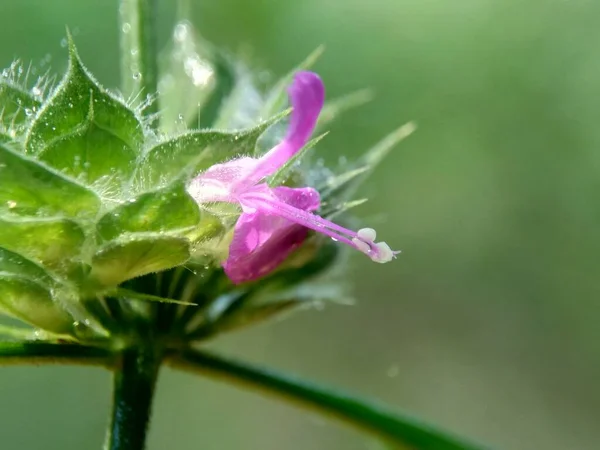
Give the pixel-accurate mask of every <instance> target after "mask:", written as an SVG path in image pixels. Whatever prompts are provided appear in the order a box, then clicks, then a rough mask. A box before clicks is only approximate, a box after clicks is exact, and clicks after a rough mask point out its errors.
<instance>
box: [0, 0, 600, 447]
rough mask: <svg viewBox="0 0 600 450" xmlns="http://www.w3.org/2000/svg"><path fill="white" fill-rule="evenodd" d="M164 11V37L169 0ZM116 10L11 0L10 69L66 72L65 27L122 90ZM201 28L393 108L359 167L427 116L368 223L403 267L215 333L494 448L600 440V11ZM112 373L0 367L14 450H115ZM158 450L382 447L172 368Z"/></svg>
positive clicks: (335, 6) (354, 114)
mask: <svg viewBox="0 0 600 450" xmlns="http://www.w3.org/2000/svg"><path fill="white" fill-rule="evenodd" d="M159 3H160V5H161V16H160V32H161V37H160V39H161V42H163V43H164V42H166V40H167V38H168V36H169V34H170V32H171V27H172V25H173V20H174V11H173V9H174V7H173V4H172V3H174V2H171V1H169V0H159ZM116 18H117V2H116V1H108V0H52V1H48V0H37V1H36V0H1V1H0V42H1V43H2V44H1V45H0V66H8V65H9V64H10V62H11V61H12V60H13V59H14V58H21V59H22V60H24V61H32V62H33V64H37V65H46V66H48V65H49V66H51V67H52V68H53V69H55V70H56V71H57V72H61V71H62V70H63V69H64V67H65V63H66V51H65V49H64V47H63V46H61V40H62V39H63V38H64V35H65V26H69V27H70V28H71V29H72V30H74V31H75V33H76V41H77V43H78V46H79V49H80V53H81V55H82V58H83V60H84V62H85V63H86V64H87V65H88V66H89V68H90V69H91V70H92V71H93V72H94V73H95V74H96V76H97V77H98V78H99V80H100V81H101V82H102V83H103V84H105V85H107V86H116V85H117V83H118V42H117V39H118V35H117V27H118V25H117V19H116ZM192 20H193V22H194V24H195V25H196V26H197V27H198V28H199V29H200V30H201V32H202V34H203V36H204V37H205V38H208V39H209V40H211V41H213V42H214V43H216V44H218V45H221V46H224V47H225V48H227V49H230V50H234V51H235V50H239V49H242V48H243V49H246V51H247V50H248V49H251V51H252V55H253V57H254V60H255V61H256V62H257V64H258V65H259V66H261V67H265V68H269V69H271V70H272V71H273V73H274V74H279V75H280V74H283V73H285V72H287V71H288V70H289V69H290V68H291V67H293V66H294V65H295V64H296V63H298V62H299V61H301V60H302V59H303V58H304V57H305V56H306V55H307V54H308V53H310V52H311V51H312V50H313V49H314V48H316V47H317V46H318V45H319V44H325V45H326V48H327V51H326V54H325V56H324V57H323V58H322V59H321V60H320V62H319V63H318V64H317V66H316V70H318V72H319V73H321V74H322V76H323V78H324V79H325V82H326V85H327V88H328V93H329V95H330V96H331V97H334V96H338V95H341V94H343V93H346V92H348V91H352V90H355V89H359V88H362V87H365V86H369V87H372V88H373V89H374V90H375V92H376V94H377V97H376V99H375V100H374V101H373V102H372V103H370V104H369V105H366V106H364V107H362V108H360V109H357V110H353V111H351V112H349V113H347V114H346V115H345V116H344V117H343V118H342V119H341V120H340V121H338V122H336V123H335V124H334V125H333V126H332V133H331V134H330V135H329V136H328V137H327V142H326V145H323V146H322V148H323V149H327V152H328V153H327V154H323V157H324V158H325V159H326V160H327V161H330V162H332V163H335V162H336V161H337V159H338V158H340V157H341V156H342V155H344V156H347V157H349V158H350V157H354V156H357V155H359V154H360V153H361V151H363V150H365V149H366V148H368V147H369V146H370V145H372V144H373V143H374V142H376V141H377V140H378V139H379V138H380V137H381V136H383V135H384V134H385V133H387V132H389V131H390V130H391V129H393V128H395V127H397V126H398V125H400V124H402V123H404V122H406V121H407V120H409V119H414V120H416V121H417V122H418V124H419V130H418V132H417V133H416V134H415V135H414V136H412V137H411V138H410V139H409V140H407V141H406V142H405V143H403V144H402V145H401V146H399V147H398V148H397V150H396V151H395V152H394V153H393V154H392V156H391V157H390V158H389V159H388V160H387V161H386V163H385V164H384V165H383V166H382V167H380V168H379V169H378V170H377V172H376V175H375V176H374V177H373V178H372V179H371V181H370V182H369V183H368V184H367V185H366V186H365V187H364V192H365V193H366V195H368V196H369V197H370V198H371V201H370V202H369V203H368V204H367V205H365V206H362V207H360V208H359V209H358V210H357V213H358V214H359V215H360V216H361V217H362V218H364V219H365V221H366V222H368V223H369V224H374V225H375V226H376V228H378V230H379V233H380V235H381V236H382V237H384V238H385V240H387V241H388V242H389V243H391V244H393V246H394V247H397V248H401V249H402V250H403V254H402V255H401V257H400V258H399V259H398V260H397V261H396V262H395V263H393V264H388V265H385V266H379V265H376V264H372V263H370V262H369V261H368V260H367V259H366V258H361V257H360V255H355V256H353V259H352V261H351V268H350V272H349V273H348V280H349V283H350V282H351V283H353V284H354V293H355V296H356V300H357V302H356V304H355V305H354V306H344V305H328V306H327V307H326V308H325V309H323V310H314V311H309V312H302V313H299V314H296V315H294V316H292V317H290V318H288V319H286V320H283V321H278V322H276V323H271V324H269V325H266V326H259V327H257V328H255V329H250V330H246V331H241V332H239V333H235V334H232V335H231V336H227V337H225V338H221V339H220V340H219V341H217V342H215V343H214V345H213V347H215V348H217V349H219V350H221V351H222V352H224V353H226V354H229V355H234V356H239V357H241V358H245V359H246V360H249V361H255V362H260V363H264V364H266V365H269V366H271V367H275V368H280V369H285V370H288V371H291V372H295V373H297V374H299V375H303V376H305V377H308V378H312V379H315V380H320V381H323V382H327V383H329V384H335V385H338V386H340V387H343V388H347V389H350V390H353V391H356V392H358V393H362V394H364V395H366V396H372V397H376V398H380V399H383V400H384V401H386V402H388V403H391V404H393V405H396V406H397V407H398V408H401V409H403V410H408V411H411V412H414V413H415V414H417V415H419V416H421V417H423V418H426V419H427V420H429V421H432V422H434V423H437V424H439V425H442V426H444V427H446V428H448V429H450V430H453V431H456V432H458V433H461V434H464V435H467V436H470V437H472V438H476V439H478V440H481V441H483V442H487V443H489V444H491V445H493V446H494V447H496V448H503V449H515V450H538V449H545V450H554V449H556V450H558V449H569V450H570V449H590V450H592V449H597V448H600V429H599V428H598V417H599V416H600V387H599V383H598V381H600V332H599V324H598V321H599V319H600V302H599V300H600V298H599V294H600V280H599V278H598V276H599V274H600V270H599V269H600V261H599V255H600V198H599V193H600V126H599V125H598V123H599V122H600V49H599V47H598V42H600V27H599V26H598V23H600V3H599V2H594V1H591V0H570V1H568V0H528V1H523V0H455V1H443V0H418V1H417V0H368V1H367V0H302V1H297V2H293V1H286V0H279V1H278V0H255V1H252V2H250V1H247V0H198V1H196V2H195V4H194V9H193V17H192ZM109 385H110V380H109V374H108V373H105V372H103V371H102V370H99V369H89V368H72V367H58V368H57V367H52V368H48V367H40V368H35V369H33V368H18V367H10V368H3V369H2V370H0V399H1V400H0V448H2V449H3V450H23V449H28V450H35V449H44V450H54V449H61V450H64V449H95V448H100V446H101V442H102V439H103V433H104V426H105V421H106V415H107V413H108V406H109ZM155 411H156V413H155V418H154V424H153V428H152V435H151V444H150V449H151V450H163V449H169V450H170V449H173V450H198V449H202V450H227V449H249V450H250V449H261V450H279V449H289V450H301V449H302V450H305V449H330V450H359V449H366V450H369V449H376V448H379V447H377V445H376V444H375V443H374V441H373V440H371V439H370V438H368V437H365V436H363V435H361V434H358V433H356V432H354V431H352V430H349V429H347V428H345V427H342V426H339V425H338V424H337V423H330V422H328V421H323V420H322V419H320V418H319V417H316V416H313V415H311V414H308V413H306V412H303V411H300V410H297V409H295V408H293V407H291V406H288V405H285V404H281V403H278V402H276V401H274V400H272V399H267V398H262V397H260V396H258V395H256V394H254V393H252V392H245V391H240V390H238V389H237V388H234V387H231V386H228V385H224V384H219V383H216V382H213V381H210V380H203V379H198V378H194V377H192V376H189V375H183V374H178V373H174V372H171V371H169V370H165V372H164V373H163V374H162V378H161V380H160V389H159V394H158V399H157V404H156V408H155Z"/></svg>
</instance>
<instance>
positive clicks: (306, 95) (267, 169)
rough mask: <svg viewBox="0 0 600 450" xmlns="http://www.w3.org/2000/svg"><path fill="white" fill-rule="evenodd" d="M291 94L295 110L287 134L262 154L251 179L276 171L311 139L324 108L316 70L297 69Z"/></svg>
mask: <svg viewBox="0 0 600 450" xmlns="http://www.w3.org/2000/svg"><path fill="white" fill-rule="evenodd" d="M288 95H289V98H290V103H291V105H292V108H293V111H292V117H291V119H290V125H289V127H288V130H287V133H286V135H285V138H284V139H283V141H281V142H280V143H279V144H278V145H276V146H275V147H273V148H272V149H271V150H270V151H268V152H267V153H266V154H265V155H264V156H263V157H262V158H260V160H259V164H258V165H257V166H256V168H255V170H254V172H253V173H252V174H251V175H250V176H249V179H248V181H249V182H251V183H257V182H258V181H260V180H261V179H262V178H264V177H266V176H268V175H271V174H273V173H275V172H276V171H277V169H279V168H280V167H282V166H283V165H284V164H285V163H286V162H287V161H289V160H290V158H292V157H293V156H294V154H296V153H297V152H298V151H299V150H300V149H301V148H302V147H304V144H306V143H307V142H308V140H309V139H310V136H311V135H312V132H313V130H314V129H315V126H316V124H317V119H318V118H319V114H320V113H321V109H322V108H323V102H324V101H325V86H324V85H323V81H321V78H319V76H318V75H317V74H316V73H313V72H298V73H297V74H296V75H295V77H294V82H293V83H292V85H291V86H290V87H289V88H288Z"/></svg>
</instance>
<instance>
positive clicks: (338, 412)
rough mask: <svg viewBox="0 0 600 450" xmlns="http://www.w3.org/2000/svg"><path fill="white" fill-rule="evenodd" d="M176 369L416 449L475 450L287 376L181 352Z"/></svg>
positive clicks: (384, 410) (354, 399) (415, 423)
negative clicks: (251, 390) (306, 409)
mask: <svg viewBox="0 0 600 450" xmlns="http://www.w3.org/2000/svg"><path fill="white" fill-rule="evenodd" d="M168 363H169V364H170V365H172V366H174V367H177V368H179V369H183V370H186V371H190V372H195V373H200V374H203V375H209V376H214V377H219V378H222V379H225V380H227V381H231V382H235V383H238V384H241V385H244V386H246V387H250V388H254V389H258V390H261V391H262V392H265V393H268V394H275V395H277V396H280V397H282V398H285V399H286V400H288V401H291V402H293V403H296V404H298V405H300V406H304V407H310V408H313V409H315V410H317V411H319V412H321V413H326V414H329V415H331V416H333V417H336V418H338V419H342V420H344V421H346V422H348V423H350V424H352V425H355V426H357V427H359V428H361V429H363V430H365V431H368V432H371V433H374V434H376V435H378V436H379V437H381V438H383V439H387V440H390V441H391V442H394V443H398V444H401V445H404V446H406V445H408V446H409V447H410V448H412V449H418V450H481V449H483V448H484V447H481V446H477V445H475V444H471V443H469V442H464V441H462V440H461V439H459V438H456V437H454V436H451V435H449V434H446V433H444V432H441V431H438V430H436V429H434V428H433V427H431V426H429V425H427V424H424V423H422V422H420V421H418V420H416V419H413V418H411V417H406V416H403V415H400V414H398V413H397V412H395V411H392V410H390V409H389V408H387V407H385V406H383V405H380V404H376V403H374V402H372V401H368V400H364V399H360V398H358V397H355V396H352V395H349V394H347V393H344V392H339V391H336V390H334V389H329V388H324V387H320V386H317V385H315V384H312V383H309V382H306V381H302V380H299V379H297V378H295V377H291V376H289V375H284V374H281V373H277V372H274V371H269V370H265V369H262V368H258V367H253V366H251V365H247V364H242V363H239V362H234V361H230V360H227V359H223V358H220V357H217V356H214V355H210V354H207V353H204V352H198V351H194V350H187V351H185V352H183V353H182V354H180V355H176V356H174V357H173V358H171V359H169V360H168Z"/></svg>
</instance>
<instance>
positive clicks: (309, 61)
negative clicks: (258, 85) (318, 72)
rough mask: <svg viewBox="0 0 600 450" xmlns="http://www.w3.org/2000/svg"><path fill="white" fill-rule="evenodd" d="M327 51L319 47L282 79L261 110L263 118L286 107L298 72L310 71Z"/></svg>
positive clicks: (272, 90)
mask: <svg viewBox="0 0 600 450" xmlns="http://www.w3.org/2000/svg"><path fill="white" fill-rule="evenodd" d="M324 51H325V47H324V46H322V45H321V46H319V47H317V48H316V49H315V50H314V51H313V52H312V53H311V54H310V55H308V56H307V57H306V59H305V60H304V61H302V62H301V63H300V64H298V65H297V66H296V67H295V68H294V69H293V70H292V71H290V72H288V74H287V75H285V76H284V77H283V78H281V79H280V80H279V81H278V82H277V84H276V85H275V86H274V87H273V88H272V89H271V91H270V92H269V94H268V96H267V99H266V100H265V103H264V105H263V107H262V109H261V115H262V116H263V117H270V116H272V115H273V114H276V113H277V112H278V111H281V109H282V108H283V107H284V105H285V103H286V100H287V88H288V86H289V85H290V84H291V83H292V80H293V79H294V75H295V74H296V72H298V71H301V70H308V69H310V68H311V67H312V66H313V65H314V64H315V63H316V62H317V60H318V59H319V58H320V57H321V55H322V54H323V52H324Z"/></svg>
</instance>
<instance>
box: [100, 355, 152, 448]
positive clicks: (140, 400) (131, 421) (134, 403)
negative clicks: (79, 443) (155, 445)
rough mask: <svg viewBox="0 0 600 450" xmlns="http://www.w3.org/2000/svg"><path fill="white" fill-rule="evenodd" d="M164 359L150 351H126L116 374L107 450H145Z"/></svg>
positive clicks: (121, 357)
mask: <svg viewBox="0 0 600 450" xmlns="http://www.w3.org/2000/svg"><path fill="white" fill-rule="evenodd" d="M160 364H161V355H160V354H159V353H158V352H157V351H156V350H155V349H154V348H151V347H148V348H131V349H126V350H124V351H123V352H122V353H121V354H120V357H119V359H118V360H117V365H116V368H115V372H114V381H113V405H112V413H111V421H110V426H109V428H108V430H107V436H106V444H105V447H104V448H105V450H143V449H144V448H146V437H147V434H148V424H149V422H150V415H151V410H152V399H153V397H154V387H155V385H156V379H157V376H158V371H159V368H160Z"/></svg>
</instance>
